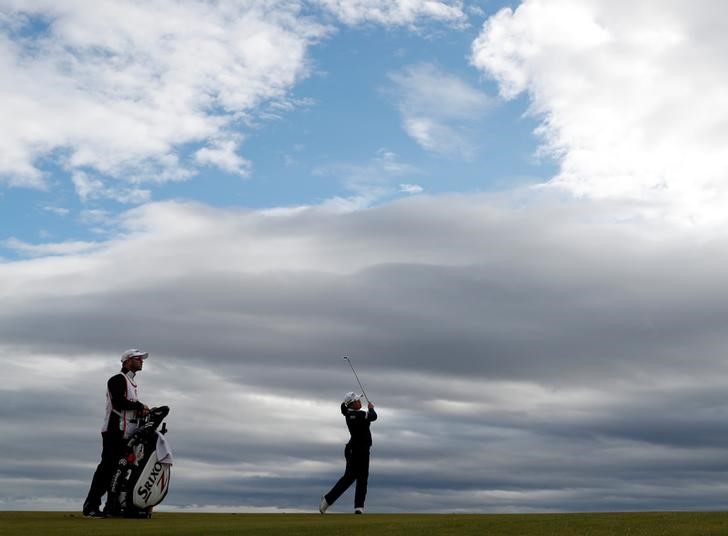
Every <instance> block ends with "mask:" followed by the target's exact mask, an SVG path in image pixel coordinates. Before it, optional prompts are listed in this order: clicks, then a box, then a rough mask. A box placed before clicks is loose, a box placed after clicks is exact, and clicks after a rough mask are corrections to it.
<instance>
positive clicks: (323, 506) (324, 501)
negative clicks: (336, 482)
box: [319, 495, 331, 514]
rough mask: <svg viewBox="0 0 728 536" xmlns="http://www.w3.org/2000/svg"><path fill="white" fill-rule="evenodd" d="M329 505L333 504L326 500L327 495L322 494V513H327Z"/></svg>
mask: <svg viewBox="0 0 728 536" xmlns="http://www.w3.org/2000/svg"><path fill="white" fill-rule="evenodd" d="M329 506H331V505H330V504H329V503H327V502H326V495H321V502H320V503H319V512H320V513H322V514H325V513H326V510H328V509H329Z"/></svg>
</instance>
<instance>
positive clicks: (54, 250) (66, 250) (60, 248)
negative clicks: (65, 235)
mask: <svg viewBox="0 0 728 536" xmlns="http://www.w3.org/2000/svg"><path fill="white" fill-rule="evenodd" d="M2 243H3V245H4V246H5V247H7V248H10V249H13V250H15V251H17V252H18V253H20V254H22V255H25V256H29V257H45V256H48V255H70V254H76V253H84V252H87V251H91V250H93V249H95V248H96V247H98V244H96V243H95V242H83V241H80V240H75V241H69V242H60V243H47V244H28V243H27V242H23V241H22V240H18V239H17V238H8V239H6V240H3V242H2Z"/></svg>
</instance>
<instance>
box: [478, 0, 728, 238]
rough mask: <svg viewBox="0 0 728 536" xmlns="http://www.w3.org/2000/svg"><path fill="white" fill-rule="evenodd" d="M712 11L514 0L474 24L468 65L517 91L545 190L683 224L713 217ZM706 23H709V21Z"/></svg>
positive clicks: (719, 115)
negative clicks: (538, 139) (526, 104)
mask: <svg viewBox="0 0 728 536" xmlns="http://www.w3.org/2000/svg"><path fill="white" fill-rule="evenodd" d="M713 7H714V5H713V3H712V2H707V1H703V2H697V3H692V4H690V6H688V5H687V4H684V3H682V2H675V1H669V2H661V1H652V0H651V1H646V2H640V4H639V5H638V6H636V5H635V4H634V3H631V2H626V1H617V2H612V1H609V2H607V1H602V0H590V1H588V2H582V1H577V0H557V1H553V2H541V1H538V0H526V1H524V2H522V3H521V4H520V6H519V7H518V8H517V9H515V10H512V9H510V8H506V9H503V10H501V11H499V12H498V13H497V14H496V15H494V16H492V17H491V18H490V19H488V20H487V21H486V23H485V24H484V26H483V31H482V33H481V34H480V36H479V37H478V38H477V39H476V40H475V42H474V43H473V47H472V58H471V59H472V62H473V64H474V65H475V66H476V67H478V68H479V69H482V70H483V71H484V72H486V73H487V74H489V75H490V76H492V77H493V78H494V79H495V80H496V81H497V82H498V84H499V87H500V93H501V95H502V96H503V97H504V98H506V99H512V98H514V97H516V96H517V95H519V94H521V93H524V92H525V93H527V94H528V96H529V99H530V110H531V112H532V113H534V114H535V115H537V116H539V117H541V119H542V123H541V126H540V127H539V129H538V131H537V132H538V133H539V134H540V135H541V136H542V138H543V150H544V151H545V152H546V153H548V154H551V155H552V156H554V157H555V158H556V159H557V160H558V162H559V163H560V170H559V173H558V175H557V176H556V177H555V178H554V179H553V180H552V181H551V185H553V186H556V187H559V188H563V189H565V190H567V191H569V192H572V193H573V194H575V195H577V196H583V197H590V198H595V199H614V200H626V201H631V202H635V203H643V202H649V203H650V204H654V203H658V207H657V208H655V207H651V210H653V211H656V212H657V213H658V214H659V215H660V216H665V215H667V216H668V217H669V218H671V219H673V220H677V221H681V222H683V223H708V224H709V223H714V222H719V221H722V220H723V219H724V214H725V211H724V210H723V207H724V206H725V203H726V198H727V194H728V188H727V187H726V185H727V183H726V170H728V149H726V147H728V143H727V142H728V129H727V128H726V127H725V125H726V124H728V106H727V105H726V104H725V99H724V97H723V95H724V94H725V90H726V87H728V78H727V76H726V74H725V73H726V72H728V71H726V68H725V67H726V65H725V59H724V54H722V51H723V50H725V48H726V46H727V45H728V42H727V41H726V34H725V32H723V31H722V29H721V28H720V27H719V25H717V24H716V23H715V21H716V20H718V19H719V18H720V17H721V16H722V15H725V14H726V13H724V11H725V8H724V7H723V6H721V7H719V8H718V11H715V10H713ZM716 17H717V18H716Z"/></svg>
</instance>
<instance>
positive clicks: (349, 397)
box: [344, 391, 362, 406]
mask: <svg viewBox="0 0 728 536" xmlns="http://www.w3.org/2000/svg"><path fill="white" fill-rule="evenodd" d="M361 397H362V395H358V394H356V393H355V392H353V391H352V392H350V393H346V394H345V395H344V404H346V405H347V406H349V405H350V404H351V403H352V402H356V401H357V400H361Z"/></svg>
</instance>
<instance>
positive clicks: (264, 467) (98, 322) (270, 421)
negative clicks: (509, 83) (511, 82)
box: [0, 196, 728, 511]
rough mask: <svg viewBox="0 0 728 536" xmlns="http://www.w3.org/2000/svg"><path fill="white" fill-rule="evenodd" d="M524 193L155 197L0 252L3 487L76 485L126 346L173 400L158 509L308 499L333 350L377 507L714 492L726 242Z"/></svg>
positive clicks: (320, 445) (329, 438)
mask: <svg viewBox="0 0 728 536" xmlns="http://www.w3.org/2000/svg"><path fill="white" fill-rule="evenodd" d="M518 202H519V203H524V202H525V203H528V204H529V206H528V207H527V210H526V209H520V208H518V206H517V204H516V203H515V202H514V201H513V199H512V198H511V199H508V198H494V197H488V196H482V197H470V198H468V197H456V196H452V197H439V198H427V197H421V198H419V199H411V200H408V201H406V202H399V203H394V204H391V205H387V206H384V207H380V208H376V209H369V210H365V211H360V212H356V213H350V214H336V213H331V212H326V211H322V210H318V209H305V210H295V211H290V213H288V214H280V213H279V214H277V215H271V214H265V213H261V212H243V211H221V210H215V209H211V208H209V207H204V206H201V205H185V204H176V203H166V204H153V205H147V206H145V207H141V208H139V209H136V210H134V211H131V212H130V213H129V215H128V234H126V235H125V236H120V237H119V238H117V239H115V240H112V241H109V242H108V243H107V244H105V246H104V247H103V248H100V249H99V250H98V251H96V252H94V253H90V254H86V255H76V256H66V257H55V258H43V259H34V260H32V261H24V262H13V263H5V264H2V265H0V276H2V279H1V280H2V286H0V296H2V299H3V300H4V303H5V304H6V307H4V308H3V309H2V311H0V340H1V341H2V347H1V349H2V355H3V363H4V365H5V366H4V370H5V372H6V374H7V381H6V383H5V384H4V387H2V388H1V389H0V416H1V417H2V420H3V427H4V434H3V436H2V438H0V448H2V449H3V452H5V453H6V454H5V456H4V458H3V460H2V461H0V482H1V483H2V486H0V487H2V489H4V490H5V489H11V487H10V486H11V485H12V489H13V490H14V491H13V492H5V495H4V496H0V500H2V501H4V502H3V503H0V504H1V505H9V506H8V507H11V506H12V505H13V504H14V505H16V506H18V505H20V506H22V505H27V504H35V505H37V504H39V502H38V501H40V503H43V501H45V502H44V503H43V504H46V505H48V504H51V505H52V504H56V503H54V502H53V498H54V497H56V498H58V497H63V498H65V497H66V496H67V494H65V495H63V494H59V493H60V492H59V491H58V490H59V489H60V487H61V486H59V485H58V482H60V481H62V482H64V483H65V485H66V486H67V488H68V489H69V490H72V491H71V494H72V495H73V496H76V497H78V500H79V501H80V500H81V498H82V497H83V496H84V495H85V491H86V487H87V486H88V480H89V479H90V476H91V473H92V471H93V467H94V465H95V463H96V462H97V457H98V450H99V447H100V446H99V438H98V430H99V427H100V424H101V422H100V421H101V417H102V415H103V407H102V406H103V396H104V394H103V393H104V382H105V380H106V378H107V377H108V376H109V375H111V374H112V373H113V372H114V371H115V370H116V369H117V368H118V366H119V359H118V354H120V353H121V351H123V350H124V349H126V348H127V347H129V346H139V347H143V348H145V349H148V350H149V351H150V352H151V354H152V357H151V358H150V360H149V361H148V362H147V363H146V365H145V370H144V371H143V372H142V373H141V376H140V381H141V384H142V392H143V395H144V399H145V401H147V402H148V403H152V404H161V403H166V404H169V405H171V406H172V407H173V412H172V413H171V414H170V417H169V425H170V429H171V432H170V434H171V435H170V439H171V440H172V442H173V445H174V448H175V455H176V464H175V465H176V466H175V477H174V479H175V480H174V481H175V486H174V488H173V492H172V493H171V494H170V497H169V500H168V502H167V505H168V506H170V507H172V506H177V507H184V506H187V505H209V506H215V505H217V506H225V507H237V506H254V507H285V508H289V509H297V508H304V509H313V508H314V506H315V504H314V503H315V502H316V497H318V496H319V495H320V493H322V492H323V491H325V489H326V488H327V487H328V486H330V485H331V484H332V483H333V481H334V480H335V479H336V478H337V477H338V476H339V473H340V471H341V470H342V468H343V460H342V452H341V450H342V446H343V443H344V442H345V441H346V438H347V435H346V431H345V429H344V428H343V423H342V422H340V415H339V414H338V404H339V400H340V398H341V396H342V395H343V393H344V392H345V391H347V390H352V389H354V388H355V387H356V384H355V382H354V379H353V377H352V375H351V371H350V370H349V369H348V367H346V364H345V363H344V362H343V360H342V359H341V356H342V355H345V354H349V355H351V356H352V358H353V360H354V363H355V364H356V366H357V367H358V368H359V369H360V372H361V376H362V380H363V381H364V382H365V386H366V387H367V391H368V394H369V395H370V396H371V397H372V398H373V399H374V400H375V401H376V402H377V405H378V407H379V408H380V413H381V415H382V418H381V419H380V421H379V422H377V423H376V424H375V425H373V429H374V434H375V451H374V452H375V458H374V462H373V465H372V494H371V498H370V506H371V508H372V509H378V510H381V511H396V510H405V511H463V510H466V511H499V510H500V511H502V510H511V511H531V510H603V509H607V510H608V509H634V508H663V507H670V508H703V507H706V506H709V505H712V504H718V503H719V502H720V498H719V494H720V489H721V488H720V486H721V482H722V481H724V477H725V476H726V472H727V471H728V467H727V466H726V464H725V463H724V462H723V456H722V451H721V448H722V446H723V445H724V444H726V440H727V439H728V437H727V436H728V433H727V432H726V431H725V427H724V426H723V423H724V422H725V420H726V417H727V416H728V411H726V410H725V409H724V406H723V393H724V392H725V389H726V383H727V382H726V381H725V380H724V379H723V378H724V376H725V375H724V372H725V370H726V366H725V364H724V360H723V359H722V354H723V352H724V351H725V349H726V346H727V344H726V343H727V342H728V341H727V340H726V337H727V336H726V334H725V333H724V329H723V326H724V325H725V324H726V321H728V305H726V304H728V300H726V299H725V298H726V290H728V276H726V275H725V274H726V273H728V271H726V263H727V260H728V256H727V255H726V254H727V253H728V247H726V242H725V241H723V240H712V241H708V240H705V239H703V240H702V241H696V240H695V239H694V238H695V237H694V236H692V235H691V234H690V233H688V232H676V231H674V230H668V229H660V228H659V227H654V228H651V227H650V225H648V224H646V223H645V222H627V223H624V222H623V223H610V221H609V219H608V218H607V216H606V214H607V213H608V211H607V209H605V208H603V207H600V206H597V205H592V206H589V205H581V206H578V207H577V206H572V205H568V204H563V203H555V202H547V201H539V202H536V201H533V200H531V199H526V200H525V201H524V200H520V201H518ZM610 210H611V209H610ZM29 459H32V460H37V461H38V462H37V463H29V461H28V460H29ZM59 460H63V463H62V467H59V463H57V461H59ZM33 501H35V502H33ZM59 504H64V505H67V503H63V502H62V501H61V503H59ZM342 508H344V507H343V506H342Z"/></svg>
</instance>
